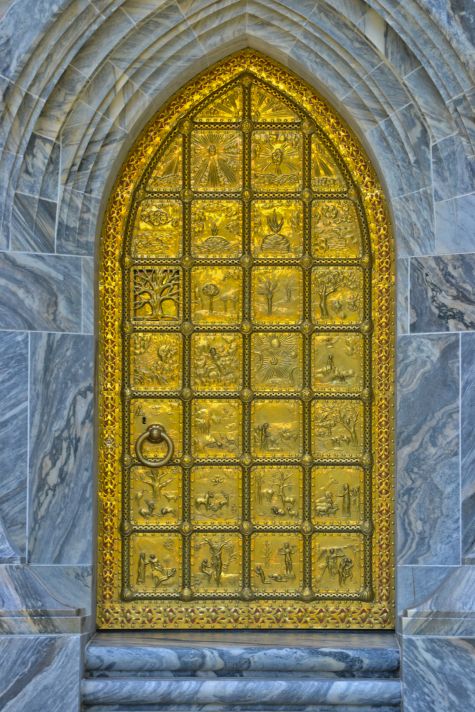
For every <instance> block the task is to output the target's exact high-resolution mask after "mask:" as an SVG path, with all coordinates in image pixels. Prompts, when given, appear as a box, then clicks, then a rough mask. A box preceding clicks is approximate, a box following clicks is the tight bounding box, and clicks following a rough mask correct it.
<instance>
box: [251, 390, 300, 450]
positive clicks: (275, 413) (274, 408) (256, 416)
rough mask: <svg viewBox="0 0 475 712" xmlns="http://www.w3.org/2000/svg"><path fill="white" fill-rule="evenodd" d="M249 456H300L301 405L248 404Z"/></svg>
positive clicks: (283, 402) (284, 402) (282, 402)
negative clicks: (250, 454)
mask: <svg viewBox="0 0 475 712" xmlns="http://www.w3.org/2000/svg"><path fill="white" fill-rule="evenodd" d="M251 427H252V433H251V434H252V452H253V455H254V456H255V457H262V458H275V457H293V458H296V457H300V456H301V455H302V403H301V402H300V401H297V400H280V399H279V400H260V399H257V400H255V401H253V402H252V409H251Z"/></svg>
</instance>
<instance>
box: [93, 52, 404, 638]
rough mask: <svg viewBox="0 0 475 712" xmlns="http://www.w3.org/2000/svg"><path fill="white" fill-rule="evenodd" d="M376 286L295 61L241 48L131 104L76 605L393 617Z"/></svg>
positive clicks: (376, 209)
mask: <svg viewBox="0 0 475 712" xmlns="http://www.w3.org/2000/svg"><path fill="white" fill-rule="evenodd" d="M392 288H393V255H392V243H391V237H390V232H389V227H388V223H387V218H386V212H385V205H384V198H383V194H382V191H381V188H380V186H379V184H378V181H377V179H376V176H375V173H374V171H373V169H372V168H371V165H370V164H369V162H368V160H367V158H366V157H365V155H364V154H363V152H362V151H361V149H360V147H359V145H358V143H357V142H356V140H355V138H354V137H353V135H352V134H351V132H350V131H349V130H348V129H347V128H346V127H345V126H344V124H343V122H342V121H341V120H340V119H339V117H338V116H337V115H336V114H335V113H334V112H333V111H332V110H331V108H330V107H329V106H328V105H327V104H326V103H325V102H323V101H322V100H321V99H320V98H319V97H318V96H317V95H316V94H315V93H314V91H313V90H312V89H311V88H309V87H308V86H307V85H305V84H303V83H302V82H301V81H300V80H299V79H298V78H297V77H295V76H293V75H291V74H289V73H288V72H287V71H285V70H284V69H283V68H281V67H280V66H278V65H276V64H274V63H272V62H270V61H269V60H267V59H265V58H264V57H262V56H260V55H258V54H256V53H253V52H249V51H245V52H241V53H239V54H237V55H235V56H233V57H231V58H229V59H227V60H225V61H224V62H222V63H220V64H219V65H218V66H217V67H215V68H213V69H210V70H209V71H208V72H206V73H204V74H203V75H200V76H199V77H197V79H196V80H194V81H193V82H191V83H190V84H188V85H187V86H186V87H184V88H183V89H182V90H181V91H180V92H179V93H178V94H177V95H176V96H175V97H173V98H172V99H171V101H170V103H169V104H168V105H167V106H166V107H165V108H164V109H163V110H162V111H161V112H160V113H159V114H158V115H157V116H156V117H155V118H154V119H153V121H152V122H151V123H150V125H149V126H148V127H147V128H146V129H145V131H144V133H143V135H142V136H141V137H140V139H139V140H138V142H137V144H136V146H135V148H134V149H133V150H132V152H131V154H130V156H129V158H128V159H127V161H126V163H125V165H124V167H123V169H122V172H121V175H120V176H119V179H118V182H117V186H116V188H115V190H114V193H113V195H112V199H111V203H110V207H109V210H108V214H107V219H106V222H105V227H104V234H103V240H102V253H101V267H100V315H101V316H100V319H101V321H100V365H99V406H100V408H99V421H100V432H99V480H100V481H99V490H100V491H99V577H98V578H99V582H98V622H99V626H100V627H102V628H139V629H140V628H273V627H275V628H279V629H280V628H283V627H289V628H299V627H300V628H306V627H308V628H364V627H369V628H390V627H391V626H392V625H393V559H392V545H393V537H392V532H393V528H392V527H393V514H392V467H393V459H392V458H393V441H392V397H393V386H392V378H393V362H392V338H393V291H392Z"/></svg>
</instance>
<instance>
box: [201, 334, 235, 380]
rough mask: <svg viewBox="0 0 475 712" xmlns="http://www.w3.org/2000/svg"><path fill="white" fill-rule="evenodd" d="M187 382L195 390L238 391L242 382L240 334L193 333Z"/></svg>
mask: <svg viewBox="0 0 475 712" xmlns="http://www.w3.org/2000/svg"><path fill="white" fill-rule="evenodd" d="M191 344H192V346H191V353H192V358H191V384H192V386H193V388H194V389H195V390H197V391H238V390H239V389H240V388H241V384H242V336H241V335H240V334H227V333H222V334H219V333H218V334H193V336H192V341H191Z"/></svg>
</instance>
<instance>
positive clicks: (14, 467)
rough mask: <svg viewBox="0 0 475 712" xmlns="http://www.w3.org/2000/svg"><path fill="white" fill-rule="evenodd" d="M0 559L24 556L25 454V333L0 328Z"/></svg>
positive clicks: (26, 438)
mask: <svg viewBox="0 0 475 712" xmlns="http://www.w3.org/2000/svg"><path fill="white" fill-rule="evenodd" d="M0 402H1V404H2V408H1V410H0V472H1V473H2V477H1V494H0V526H1V528H2V530H3V536H4V541H3V546H2V552H3V554H2V553H0V561H2V560H3V561H4V560H5V558H6V560H7V561H11V560H12V558H14V557H15V556H16V557H18V560H20V559H22V558H23V559H24V558H25V553H26V509H27V491H26V489H27V484H26V483H27V458H28V334H25V333H23V332H14V331H0Z"/></svg>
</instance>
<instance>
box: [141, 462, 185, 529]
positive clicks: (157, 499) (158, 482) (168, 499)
mask: <svg viewBox="0 0 475 712" xmlns="http://www.w3.org/2000/svg"><path fill="white" fill-rule="evenodd" d="M181 482H182V470H181V468H180V467H160V468H156V467H132V469H131V472H130V504H131V521H132V523H133V524H137V525H138V526H142V525H144V524H146V525H149V524H152V525H154V526H160V525H163V524H171V525H173V524H175V525H177V524H179V523H180V521H181V512H182V500H181Z"/></svg>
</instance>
